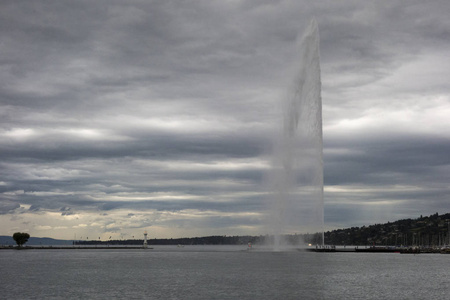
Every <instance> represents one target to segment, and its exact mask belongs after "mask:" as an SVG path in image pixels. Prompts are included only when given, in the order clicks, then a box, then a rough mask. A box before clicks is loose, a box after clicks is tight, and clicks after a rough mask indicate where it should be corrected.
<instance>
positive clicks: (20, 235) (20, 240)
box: [13, 232, 30, 247]
mask: <svg viewBox="0 0 450 300" xmlns="http://www.w3.org/2000/svg"><path fill="white" fill-rule="evenodd" d="M29 238H30V235H29V234H28V233H26V232H16V233H14V234H13V239H14V240H15V241H16V243H17V246H19V247H21V246H22V245H23V244H25V243H26V242H28V239H29Z"/></svg>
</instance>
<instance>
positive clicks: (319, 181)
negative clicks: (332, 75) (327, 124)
mask: <svg viewBox="0 0 450 300" xmlns="http://www.w3.org/2000/svg"><path fill="white" fill-rule="evenodd" d="M298 47H299V49H298V53H299V57H298V58H297V59H296V62H295V63H294V64H293V65H292V66H293V70H292V74H291V75H290V78H293V81H292V83H291V86H290V87H289V88H288V94H287V96H286V97H285V99H284V103H283V122H282V123H283V125H282V129H281V131H282V132H281V133H280V134H279V136H278V138H277V141H276V143H275V151H274V155H273V162H272V163H273V167H272V174H271V180H270V181H271V185H272V186H271V189H272V209H273V211H272V217H271V218H272V221H271V223H272V224H271V226H272V228H273V234H274V249H275V250H279V249H280V247H282V241H281V236H282V235H284V234H292V233H298V232H300V233H315V237H316V239H315V243H317V244H320V245H323V242H324V240H323V227H324V212H323V211H324V209H323V154H322V152H323V150H322V149H323V141H322V99H321V81H320V61H319V32H318V27H317V23H316V21H315V20H312V21H311V23H310V25H309V26H308V28H307V29H306V30H305V32H304V34H303V37H302V38H301V40H300V43H299V45H298Z"/></svg>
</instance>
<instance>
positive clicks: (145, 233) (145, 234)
mask: <svg viewBox="0 0 450 300" xmlns="http://www.w3.org/2000/svg"><path fill="white" fill-rule="evenodd" d="M143 247H144V249H147V231H145V232H144V246H143Z"/></svg>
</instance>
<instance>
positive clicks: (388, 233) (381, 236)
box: [325, 213, 450, 246]
mask: <svg viewBox="0 0 450 300" xmlns="http://www.w3.org/2000/svg"><path fill="white" fill-rule="evenodd" d="M449 235H450V213H446V214H443V215H439V214H438V213H435V214H434V215H430V216H426V217H422V216H420V218H417V219H404V220H398V221H395V222H388V223H385V224H375V225H370V226H363V227H352V228H347V229H337V230H332V231H327V232H325V244H327V245H354V246H358V245H388V246H400V245H404V246H442V245H446V244H449V243H450V239H449Z"/></svg>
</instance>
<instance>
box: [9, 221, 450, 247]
mask: <svg viewBox="0 0 450 300" xmlns="http://www.w3.org/2000/svg"><path fill="white" fill-rule="evenodd" d="M324 236H325V246H315V245H318V243H317V241H319V240H320V233H314V234H290V235H283V236H282V238H283V240H284V242H285V244H287V245H290V246H294V247H295V246H298V247H301V245H308V244H309V245H312V247H311V246H310V251H316V252H401V253H441V252H445V253H450V250H449V247H450V213H446V214H443V215H439V214H438V213H435V214H433V215H430V216H425V217H422V216H420V217H419V218H417V219H404V220H398V221H395V222H388V223H385V224H375V225H370V226H362V227H351V228H347V229H336V230H332V231H327V232H325V233H324ZM3 238H6V237H3ZM273 239H274V237H273V236H271V235H259V236H249V235H246V236H206V237H193V238H170V239H156V238H155V239H148V244H149V245H150V246H152V245H155V246H156V245H174V246H177V245H178V246H179V245H183V246H184V245H186V246H189V245H248V244H249V243H250V244H252V245H270V244H272V243H273ZM50 240H53V239H49V238H34V240H33V238H30V243H29V244H30V245H29V246H26V245H25V246H22V247H21V248H23V249H43V248H45V249H124V248H126V249H134V248H135V249H142V245H143V239H128V240H107V241H102V240H86V241H82V240H72V241H68V240H53V241H56V242H54V243H53V244H48V243H45V242H49V241H50ZM4 241H5V239H3V240H0V249H12V248H16V247H14V246H13V245H11V244H9V245H5V243H4ZM38 241H40V242H38ZM58 241H61V243H60V244H58ZM38 243H39V244H38ZM328 245H332V246H328ZM347 245H348V246H347ZM350 245H351V246H350Z"/></svg>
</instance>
